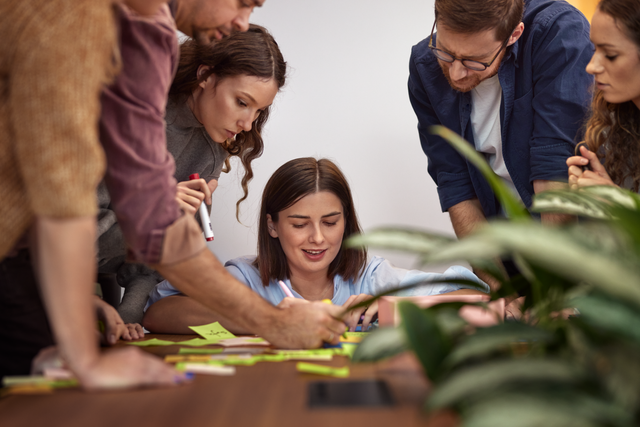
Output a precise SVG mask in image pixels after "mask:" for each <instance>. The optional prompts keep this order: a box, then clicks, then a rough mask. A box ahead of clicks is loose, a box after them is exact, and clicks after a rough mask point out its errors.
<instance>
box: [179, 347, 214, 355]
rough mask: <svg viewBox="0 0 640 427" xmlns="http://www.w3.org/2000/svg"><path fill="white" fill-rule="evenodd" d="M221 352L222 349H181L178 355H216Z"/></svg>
mask: <svg viewBox="0 0 640 427" xmlns="http://www.w3.org/2000/svg"><path fill="white" fill-rule="evenodd" d="M223 351H224V348H181V349H180V350H178V354H218V353H222V352H223Z"/></svg>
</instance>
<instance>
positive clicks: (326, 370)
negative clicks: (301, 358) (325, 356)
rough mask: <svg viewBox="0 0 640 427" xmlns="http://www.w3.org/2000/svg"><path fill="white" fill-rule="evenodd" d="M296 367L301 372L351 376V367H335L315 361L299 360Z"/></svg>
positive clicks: (343, 376)
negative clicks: (317, 363)
mask: <svg viewBox="0 0 640 427" xmlns="http://www.w3.org/2000/svg"><path fill="white" fill-rule="evenodd" d="M296 369H297V370H298V371H299V372H305V373H308V374H317V375H328V376H332V377H340V378H345V377H348V376H349V367H348V366H344V367H342V368H334V367H333V366H324V365H316V364H315V363H306V362H298V363H297V364H296Z"/></svg>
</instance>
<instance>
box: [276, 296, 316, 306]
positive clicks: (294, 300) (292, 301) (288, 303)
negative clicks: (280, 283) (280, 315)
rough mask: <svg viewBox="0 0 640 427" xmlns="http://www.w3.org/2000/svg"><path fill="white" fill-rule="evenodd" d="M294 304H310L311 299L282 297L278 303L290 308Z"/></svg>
mask: <svg viewBox="0 0 640 427" xmlns="http://www.w3.org/2000/svg"><path fill="white" fill-rule="evenodd" d="M294 304H309V301H307V300H306V299H302V298H292V297H285V298H283V299H282V301H280V303H279V304H278V307H280V308H289V307H291V306H292V305H294Z"/></svg>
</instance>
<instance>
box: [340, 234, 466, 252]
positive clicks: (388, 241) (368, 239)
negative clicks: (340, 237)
mask: <svg viewBox="0 0 640 427" xmlns="http://www.w3.org/2000/svg"><path fill="white" fill-rule="evenodd" d="M455 240H456V239H455V238H453V237H449V236H443V235H440V234H435V233H426V232H424V231H418V230H414V229H410V228H401V227H398V228H376V229H374V230H371V231H369V232H367V233H366V234H358V235H354V236H351V237H349V238H348V239H346V240H345V242H344V245H345V246H346V247H348V248H352V247H360V246H375V247H378V248H384V249H396V250H402V251H406V252H412V253H418V254H425V253H431V252H433V251H437V250H439V249H440V248H441V247H442V246H443V245H446V244H448V243H451V242H454V241H455Z"/></svg>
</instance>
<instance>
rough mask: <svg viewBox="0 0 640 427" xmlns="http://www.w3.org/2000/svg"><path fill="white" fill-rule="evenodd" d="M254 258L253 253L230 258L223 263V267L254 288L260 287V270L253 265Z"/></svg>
mask: <svg viewBox="0 0 640 427" xmlns="http://www.w3.org/2000/svg"><path fill="white" fill-rule="evenodd" d="M255 259H256V257H255V256H254V255H247V256H242V257H238V258H234V259H230V260H229V261H227V262H226V263H225V264H224V268H226V269H227V271H228V272H229V273H231V275H232V276H233V277H235V278H236V279H238V280H239V281H241V282H242V283H244V284H245V285H248V286H249V287H251V288H253V289H256V288H259V287H262V280H261V279H260V272H259V271H258V269H257V268H256V267H255V266H254V265H253V262H254V261H255Z"/></svg>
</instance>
